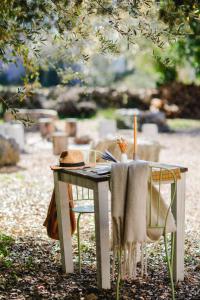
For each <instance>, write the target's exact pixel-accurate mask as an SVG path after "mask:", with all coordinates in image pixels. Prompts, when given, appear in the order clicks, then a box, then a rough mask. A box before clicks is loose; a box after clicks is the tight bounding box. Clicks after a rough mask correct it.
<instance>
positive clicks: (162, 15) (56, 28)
mask: <svg viewBox="0 0 200 300" xmlns="http://www.w3.org/2000/svg"><path fill="white" fill-rule="evenodd" d="M199 12H200V6H199V1H198V0H191V1H190V0H166V1H162V0H160V1H156V0H144V1H139V0H120V1H118V0H115V1H113V0H112V1H111V0H102V1H100V0H90V1H89V0H74V1H70V0H57V1H52V0H37V1H35V0H2V1H1V2H0V59H1V61H2V63H3V64H4V65H6V64H8V63H10V62H16V58H17V57H19V58H20V59H21V60H22V62H23V64H24V66H25V69H26V76H25V78H24V83H25V87H26V88H25V92H26V93H27V92H30V83H32V84H33V83H34V82H37V79H38V76H39V73H38V65H39V62H40V53H41V49H42V47H43V45H44V44H45V43H46V42H47V40H48V41H49V40H50V42H51V43H52V44H55V45H56V43H57V42H58V41H59V44H60V45H61V47H60V48H59V47H58V48H59V49H57V50H58V52H57V53H58V54H57V55H60V56H61V57H62V58H63V57H66V58H67V60H68V61H69V62H73V61H77V59H78V60H79V62H80V63H83V64H84V63H85V62H87V61H88V60H89V59H90V58H91V56H92V55H93V53H111V54H112V55H115V54H118V53H123V51H125V50H127V49H129V50H131V49H134V47H143V45H144V42H143V41H144V40H148V41H149V42H150V43H152V45H153V51H154V55H155V57H156V55H157V54H156V53H157V52H156V50H157V49H159V48H160V49H162V53H165V51H163V50H166V49H168V48H169V46H170V45H173V44H174V43H175V42H178V45H179V46H178V47H179V48H178V49H179V50H178V51H181V52H182V53H183V56H185V57H188V58H189V59H190V60H191V63H192V64H193V65H195V66H196V64H198V66H199V57H200V55H199V49H197V48H198V47H196V46H197V44H198V43H199V33H200V28H199V22H200V18H199ZM77 57H78V58H77ZM42 59H43V63H44V61H45V58H44V57H43V58H42ZM46 59H48V60H49V57H46ZM159 60H160V61H161V62H162V64H163V65H164V66H166V64H168V63H169V61H170V60H169V58H168V57H167V56H165V55H163V56H162V55H160V54H159ZM52 61H53V60H52ZM198 68H199V67H198ZM198 68H197V69H198ZM62 71H63V70H62ZM198 72H199V71H198ZM61 73H62V72H61ZM62 75H63V74H62ZM75 75H76V76H77V74H75ZM73 76H74V71H73V70H71V69H70V67H69V66H67V72H65V73H64V75H63V78H64V81H65V82H66V81H67V80H69V79H70V78H73ZM23 97H24V94H22V99H23Z"/></svg>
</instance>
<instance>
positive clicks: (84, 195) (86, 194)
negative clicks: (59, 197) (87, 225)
mask: <svg viewBox="0 0 200 300" xmlns="http://www.w3.org/2000/svg"><path fill="white" fill-rule="evenodd" d="M81 152H82V153H83V156H84V162H85V164H90V163H91V164H92V165H94V166H95V165H96V161H97V159H98V157H99V155H101V152H99V151H96V150H93V149H90V150H81ZM72 192H73V201H74V202H79V201H82V200H84V201H88V200H89V201H90V200H93V198H94V196H93V191H92V190H90V189H88V188H83V187H80V186H77V185H73V186H72Z"/></svg>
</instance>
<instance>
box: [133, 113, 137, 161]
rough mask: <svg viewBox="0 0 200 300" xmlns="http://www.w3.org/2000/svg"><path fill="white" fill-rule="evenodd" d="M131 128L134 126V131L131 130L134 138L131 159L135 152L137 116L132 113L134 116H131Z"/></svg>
mask: <svg viewBox="0 0 200 300" xmlns="http://www.w3.org/2000/svg"><path fill="white" fill-rule="evenodd" d="M133 128H134V131H133V138H134V141H133V159H136V153H137V116H136V114H134V117H133Z"/></svg>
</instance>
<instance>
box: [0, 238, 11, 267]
mask: <svg viewBox="0 0 200 300" xmlns="http://www.w3.org/2000/svg"><path fill="white" fill-rule="evenodd" d="M13 244H14V240H13V238H11V237H9V236H7V235H4V234H0V264H1V265H3V266H4V267H6V268H9V267H11V265H12V261H11V260H10V259H9V254H10V249H11V246H12V245H13Z"/></svg>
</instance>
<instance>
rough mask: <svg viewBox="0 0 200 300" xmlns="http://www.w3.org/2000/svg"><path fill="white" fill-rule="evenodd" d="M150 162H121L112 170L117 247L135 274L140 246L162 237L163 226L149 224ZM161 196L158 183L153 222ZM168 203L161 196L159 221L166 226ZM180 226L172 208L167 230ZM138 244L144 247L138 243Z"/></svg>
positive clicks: (130, 272)
mask: <svg viewBox="0 0 200 300" xmlns="http://www.w3.org/2000/svg"><path fill="white" fill-rule="evenodd" d="M148 179H149V165H148V162H144V161H133V162H130V163H117V164H113V165H112V171H111V195H112V196H111V205H112V228H113V249H114V252H116V251H120V253H121V254H122V255H121V256H122V261H121V263H122V270H123V273H124V274H128V275H129V276H133V277H135V275H136V257H137V251H138V249H141V250H142V248H143V245H144V243H145V242H147V241H148V240H149V239H150V240H152V241H155V240H158V239H159V238H160V237H161V235H162V234H163V229H157V228H149V226H148V224H149V214H148V213H147V212H148V211H149V187H148ZM157 196H158V191H157V190H156V188H155V187H153V190H152V204H151V207H152V214H151V215H152V219H151V223H152V226H154V225H156V222H157ZM167 212H168V207H167V205H166V204H165V202H164V200H163V198H162V197H161V199H160V214H159V223H160V224H161V225H163V226H164V224H165V219H166V216H167ZM175 230H176V226H175V222H174V219H173V216H172V213H171V211H169V213H168V217H167V232H173V231H175ZM138 245H139V246H140V247H138Z"/></svg>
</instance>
